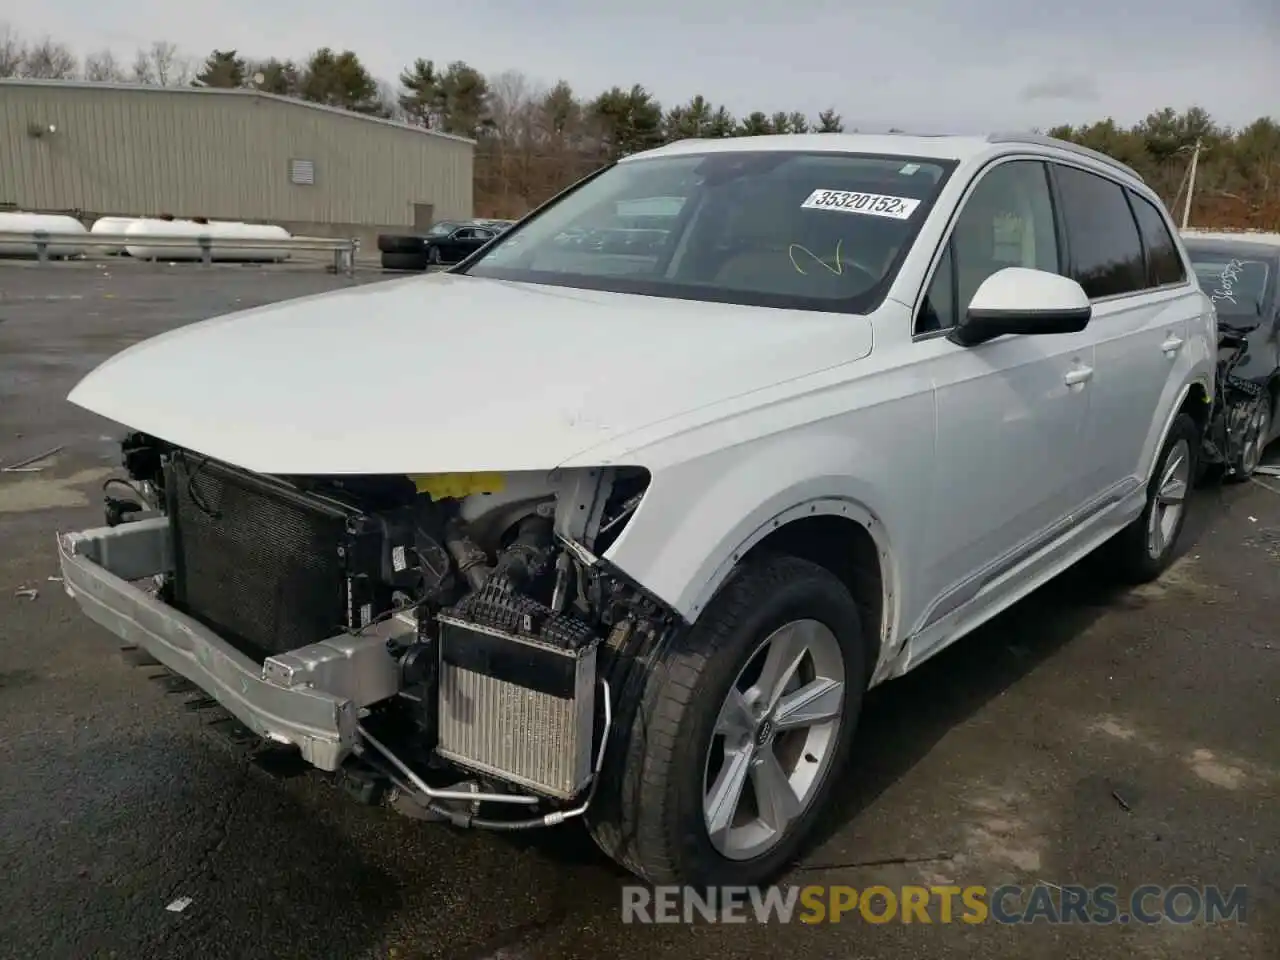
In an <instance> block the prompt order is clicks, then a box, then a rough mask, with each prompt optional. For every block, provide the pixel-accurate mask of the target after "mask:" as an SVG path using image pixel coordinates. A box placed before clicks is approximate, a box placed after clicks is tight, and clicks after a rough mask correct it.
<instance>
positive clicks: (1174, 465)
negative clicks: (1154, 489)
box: [1160, 453, 1183, 490]
mask: <svg viewBox="0 0 1280 960" xmlns="http://www.w3.org/2000/svg"><path fill="white" fill-rule="evenodd" d="M1182 460H1183V457H1182V454H1181V453H1179V454H1178V455H1177V456H1176V457H1171V458H1170V460H1169V466H1167V467H1166V468H1165V471H1164V477H1163V478H1162V479H1161V480H1160V489H1162V490H1163V489H1164V488H1165V487H1167V486H1168V485H1169V481H1171V480H1172V479H1173V475H1174V474H1175V473H1177V472H1178V470H1179V468H1180V467H1181V466H1182Z"/></svg>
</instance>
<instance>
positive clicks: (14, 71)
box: [0, 23, 27, 77]
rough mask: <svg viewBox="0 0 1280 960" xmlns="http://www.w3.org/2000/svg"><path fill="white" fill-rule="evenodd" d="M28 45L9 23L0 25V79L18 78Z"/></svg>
mask: <svg viewBox="0 0 1280 960" xmlns="http://www.w3.org/2000/svg"><path fill="white" fill-rule="evenodd" d="M26 52H27V48H26V44H24V43H23V42H22V38H21V37H19V36H18V35H17V34H16V33H14V31H13V28H12V27H10V26H9V24H7V23H0V77H16V76H18V75H19V74H20V73H21V72H22V61H23V59H24V58H25V56H26Z"/></svg>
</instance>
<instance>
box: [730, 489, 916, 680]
mask: <svg viewBox="0 0 1280 960" xmlns="http://www.w3.org/2000/svg"><path fill="white" fill-rule="evenodd" d="M836 503H837V502H834V501H833V502H826V503H824V502H823V501H815V502H813V503H810V504H807V505H805V504H801V505H800V511H799V513H798V515H796V516H795V517H793V518H792V519H789V520H786V521H784V522H782V523H780V524H779V525H778V526H774V525H773V524H772V523H770V525H769V527H768V528H767V529H765V530H763V531H758V532H760V533H761V534H762V535H761V536H759V537H758V538H757V539H755V540H754V542H752V543H751V545H750V546H748V547H746V549H745V550H742V549H740V550H738V551H735V555H737V556H739V557H741V561H737V562H742V561H749V560H751V559H752V558H754V557H757V556H761V555H764V554H785V555H787V556H791V557H798V558H800V559H802V560H808V561H809V562H810V563H814V564H817V565H818V566H820V567H822V568H823V569H824V570H827V571H828V572H830V573H832V574H833V575H835V577H836V578H837V579H839V580H840V582H841V583H843V584H844V586H845V588H846V589H847V590H848V591H849V593H850V595H851V596H852V597H853V599H854V602H855V603H856V604H857V607H858V618H859V621H860V623H861V625H862V638H863V642H864V643H865V644H866V664H865V668H866V671H867V676H868V677H870V676H871V675H872V674H873V673H874V671H875V670H876V668H877V667H878V665H879V662H880V653H881V651H882V650H883V649H884V647H885V637H884V636H883V631H884V628H885V618H886V614H887V612H888V611H889V610H891V609H892V604H893V588H892V585H891V584H888V583H886V567H887V566H888V560H889V555H888V548H887V545H886V544H883V543H881V542H880V541H879V540H877V538H876V536H875V535H874V534H873V533H872V532H871V531H872V529H873V528H874V527H875V524H874V523H871V524H868V523H867V522H866V520H865V518H864V519H862V520H860V519H857V518H855V517H851V516H850V515H849V512H848V510H847V509H845V507H847V504H843V503H841V504H840V508H839V509H837V507H836ZM866 516H870V515H869V514H868V515H866Z"/></svg>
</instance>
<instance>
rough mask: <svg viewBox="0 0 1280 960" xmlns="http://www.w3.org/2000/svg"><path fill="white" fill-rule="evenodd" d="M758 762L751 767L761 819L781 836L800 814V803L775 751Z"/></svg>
mask: <svg viewBox="0 0 1280 960" xmlns="http://www.w3.org/2000/svg"><path fill="white" fill-rule="evenodd" d="M758 760H759V762H758V763H756V764H754V765H753V766H752V767H751V782H752V785H753V786H754V787H755V788H756V804H757V806H758V807H759V809H760V819H761V820H763V821H764V823H765V824H766V825H767V826H769V827H772V828H773V829H774V830H775V831H777V832H778V833H781V832H782V831H784V830H786V829H787V824H789V823H790V822H791V821H792V820H794V819H795V818H796V817H797V816H798V815H799V814H800V799H799V798H798V797H797V796H796V792H795V791H794V790H792V789H791V781H790V780H789V779H788V778H787V774H786V771H784V770H783V769H782V764H780V763H779V762H778V757H777V755H776V754H775V753H774V752H773V751H772V750H766V751H765V752H764V753H762V754H761V755H760V756H759V758H758Z"/></svg>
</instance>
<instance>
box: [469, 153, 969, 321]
mask: <svg viewBox="0 0 1280 960" xmlns="http://www.w3.org/2000/svg"><path fill="white" fill-rule="evenodd" d="M953 168H954V164H953V163H951V162H949V161H938V160H926V159H914V158H907V157H884V156H870V155H864V154H848V153H799V152H794V151H751V152H747V151H727V152H722V153H706V154H681V155H677V156H668V157H654V158H648V159H638V160H624V161H622V162H621V163H618V164H616V165H614V166H612V167H610V168H609V169H607V170H605V171H604V172H603V173H602V174H600V175H599V176H597V177H595V178H594V179H592V180H590V181H588V182H587V183H585V184H583V185H582V186H581V187H579V188H578V189H576V190H574V191H572V192H571V193H569V194H567V195H566V196H564V197H563V198H561V199H560V200H558V201H556V202H554V203H552V204H550V205H548V206H547V207H545V208H544V209H543V210H542V211H540V212H538V213H536V214H535V215H534V216H533V217H532V218H530V219H529V220H526V221H525V222H522V223H521V224H520V225H518V226H517V227H516V228H515V229H514V230H511V231H509V232H508V233H507V234H505V235H504V236H503V237H502V238H500V239H499V240H497V241H496V242H495V243H494V244H493V245H492V246H490V248H489V249H488V251H487V252H486V253H484V254H482V255H481V256H480V257H479V258H478V259H477V260H476V261H474V262H473V263H472V264H470V265H468V266H467V267H466V268H464V269H463V270H462V271H460V272H463V273H467V274H470V275H472V276H476V277H492V278H495V279H502V280H517V281H525V282H531V283H547V284H556V285H559V286H569V287H581V288H585V289H591V290H610V291H617V292H622V293H640V294H649V295H652V296H662V297H679V298H683V299H689V300H715V301H720V302H728V303H742V304H754V305H760V306H777V307H786V308H791V309H808V310H829V311H830V310H842V311H850V312H865V311H866V310H869V309H874V307H875V306H876V305H877V304H878V303H879V301H880V300H881V299H882V298H883V297H884V294H885V292H886V291H887V290H888V287H889V283H890V282H891V281H892V279H893V275H894V273H896V271H897V268H898V264H899V262H900V260H901V257H902V255H904V254H905V252H906V250H907V248H908V247H909V246H910V244H911V241H912V239H913V238H914V237H915V234H916V232H917V231H918V230H919V227H920V224H921V223H922V222H923V220H924V217H925V216H926V215H927V213H928V210H929V206H930V204H931V203H932V201H933V199H934V197H935V196H936V195H937V193H938V190H939V189H940V188H941V186H942V184H943V183H945V181H946V178H947V177H948V176H949V175H950V173H951V170H952V169H953Z"/></svg>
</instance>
